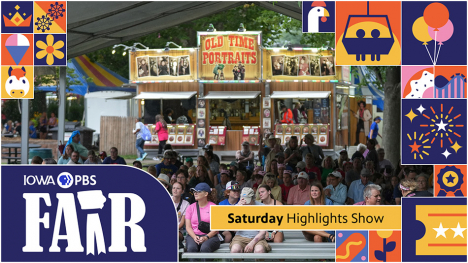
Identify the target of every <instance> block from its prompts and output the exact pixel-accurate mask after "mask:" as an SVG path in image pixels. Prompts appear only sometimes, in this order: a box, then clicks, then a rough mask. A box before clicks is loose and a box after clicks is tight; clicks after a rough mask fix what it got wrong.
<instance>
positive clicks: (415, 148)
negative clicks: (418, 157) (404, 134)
mask: <svg viewBox="0 0 468 263" xmlns="http://www.w3.org/2000/svg"><path fill="white" fill-rule="evenodd" d="M409 147H411V153H412V152H418V153H419V147H421V145H418V144H416V141H415V142H414V144H413V145H411V144H410V145H409Z"/></svg>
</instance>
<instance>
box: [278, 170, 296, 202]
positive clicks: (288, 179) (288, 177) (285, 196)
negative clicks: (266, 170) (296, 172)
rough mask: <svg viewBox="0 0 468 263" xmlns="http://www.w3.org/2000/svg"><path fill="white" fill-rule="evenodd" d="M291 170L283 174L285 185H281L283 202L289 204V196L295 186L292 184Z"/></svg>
mask: <svg viewBox="0 0 468 263" xmlns="http://www.w3.org/2000/svg"><path fill="white" fill-rule="evenodd" d="M291 172H292V171H290V170H285V171H284V172H283V184H281V185H280V187H281V196H282V200H283V202H287V200H288V196H289V191H291V188H293V187H294V184H293V183H292V175H291Z"/></svg>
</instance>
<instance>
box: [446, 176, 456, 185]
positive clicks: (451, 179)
mask: <svg viewBox="0 0 468 263" xmlns="http://www.w3.org/2000/svg"><path fill="white" fill-rule="evenodd" d="M446 179H447V183H452V184H453V180H455V177H453V175H449V176H447V177H446Z"/></svg>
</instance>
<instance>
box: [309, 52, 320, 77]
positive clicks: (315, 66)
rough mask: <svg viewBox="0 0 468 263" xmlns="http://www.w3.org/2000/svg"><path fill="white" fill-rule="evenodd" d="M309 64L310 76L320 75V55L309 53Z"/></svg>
mask: <svg viewBox="0 0 468 263" xmlns="http://www.w3.org/2000/svg"><path fill="white" fill-rule="evenodd" d="M309 64H310V67H309V69H310V75H311V76H320V57H318V56H314V55H310V56H309Z"/></svg>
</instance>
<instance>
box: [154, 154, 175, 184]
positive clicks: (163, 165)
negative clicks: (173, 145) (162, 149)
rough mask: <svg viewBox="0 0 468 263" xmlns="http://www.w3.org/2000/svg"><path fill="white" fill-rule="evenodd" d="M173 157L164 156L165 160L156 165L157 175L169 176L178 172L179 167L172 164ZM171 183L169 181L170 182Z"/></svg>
mask: <svg viewBox="0 0 468 263" xmlns="http://www.w3.org/2000/svg"><path fill="white" fill-rule="evenodd" d="M171 158H172V156H171V155H170V154H169V153H166V154H164V160H163V161H162V162H160V163H159V164H157V165H156V174H157V175H158V176H159V174H161V173H163V174H167V175H171V176H172V174H174V173H175V172H177V170H178V168H177V166H175V165H173V164H171ZM168 182H169V181H168Z"/></svg>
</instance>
